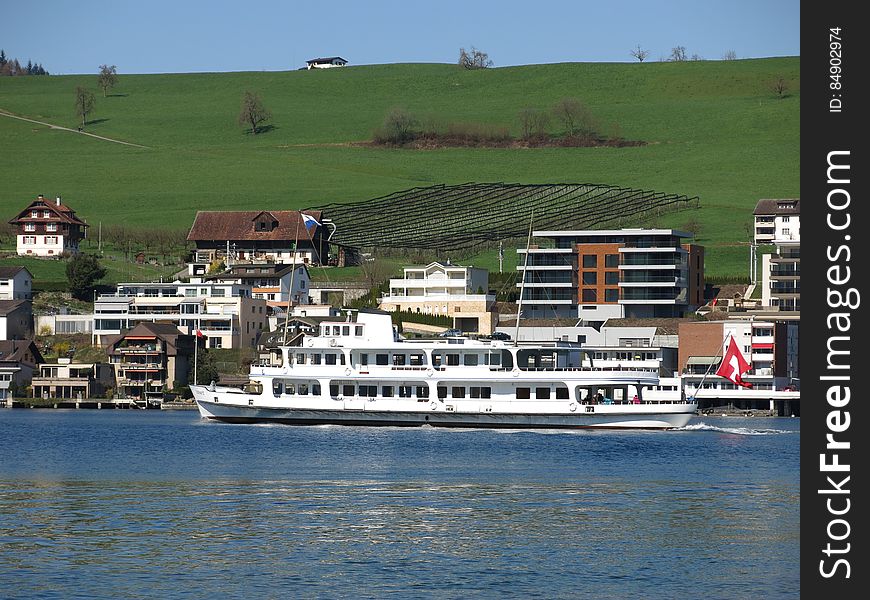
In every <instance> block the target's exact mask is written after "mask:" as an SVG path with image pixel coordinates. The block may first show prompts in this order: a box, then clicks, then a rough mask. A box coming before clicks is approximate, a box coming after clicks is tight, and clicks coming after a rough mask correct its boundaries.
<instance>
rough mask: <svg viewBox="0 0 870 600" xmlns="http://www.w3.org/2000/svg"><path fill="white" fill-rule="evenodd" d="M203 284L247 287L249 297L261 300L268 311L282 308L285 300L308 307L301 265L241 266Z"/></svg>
mask: <svg viewBox="0 0 870 600" xmlns="http://www.w3.org/2000/svg"><path fill="white" fill-rule="evenodd" d="M204 280H205V281H215V282H234V283H238V284H240V285H242V284H243V285H248V286H251V296H252V297H254V298H259V299H261V300H265V301H266V303H267V304H268V305H269V306H270V307H286V306H287V302H288V301H289V300H292V302H293V304H294V305H296V304H310V303H311V298H310V296H309V293H310V290H311V285H310V284H311V277H310V276H309V274H308V267H307V266H306V265H304V264H299V263H297V264H296V265H293V264H277V265H276V264H257V263H245V264H241V265H233V266H231V267H230V268H228V269H227V270H226V271H224V272H222V273H217V274H215V275H209V276H208V277H205V278H204Z"/></svg>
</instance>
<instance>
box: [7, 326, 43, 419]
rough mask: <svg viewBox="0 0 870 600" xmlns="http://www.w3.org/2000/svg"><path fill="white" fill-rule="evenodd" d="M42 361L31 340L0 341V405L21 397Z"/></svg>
mask: <svg viewBox="0 0 870 600" xmlns="http://www.w3.org/2000/svg"><path fill="white" fill-rule="evenodd" d="M42 360H43V359H42V355H41V354H40V353H39V349H38V348H37V347H36V344H35V343H34V342H33V340H0V405H6V403H7V402H10V401H11V400H12V396H13V395H15V394H17V395H19V396H20V395H22V393H23V391H24V388H25V387H26V386H27V385H29V384H30V381H31V378H32V377H33V373H34V371H36V368H37V365H38V364H39V363H41V362H42Z"/></svg>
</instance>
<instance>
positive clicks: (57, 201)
mask: <svg viewBox="0 0 870 600" xmlns="http://www.w3.org/2000/svg"><path fill="white" fill-rule="evenodd" d="M55 202H56V203H57V205H58V206H60V196H58V197H57V199H56V200H55Z"/></svg>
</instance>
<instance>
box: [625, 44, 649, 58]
mask: <svg viewBox="0 0 870 600" xmlns="http://www.w3.org/2000/svg"><path fill="white" fill-rule="evenodd" d="M629 54H631V55H632V56H633V57H634V58H636V59H637V61H638V62H643V61H644V59H645V58H646V57H647V56H649V51H648V50H644V49H643V48H641V47H640V44H638V45H637V47H635V48H634V49H633V50H632V51H631V52H629Z"/></svg>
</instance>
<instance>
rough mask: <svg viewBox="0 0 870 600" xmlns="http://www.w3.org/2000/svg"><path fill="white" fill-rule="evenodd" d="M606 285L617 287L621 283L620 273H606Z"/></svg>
mask: <svg viewBox="0 0 870 600" xmlns="http://www.w3.org/2000/svg"><path fill="white" fill-rule="evenodd" d="M604 283H605V285H617V284H618V283H619V271H606V272H605V273H604Z"/></svg>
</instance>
